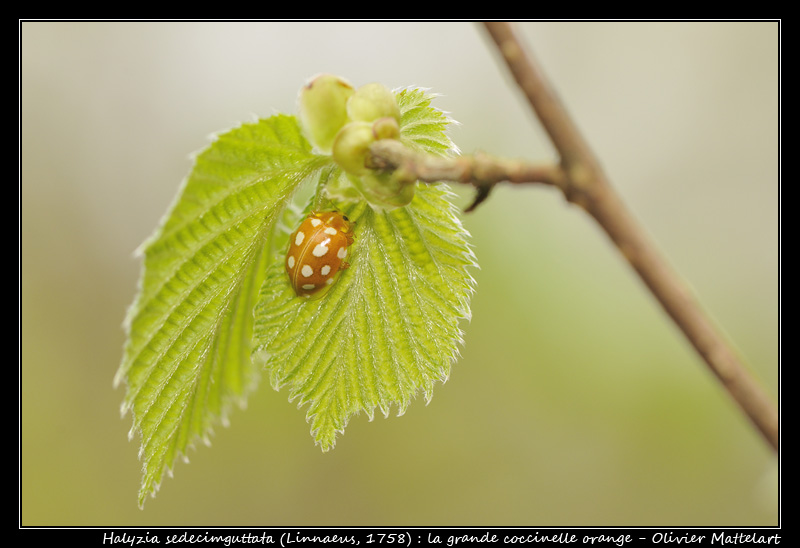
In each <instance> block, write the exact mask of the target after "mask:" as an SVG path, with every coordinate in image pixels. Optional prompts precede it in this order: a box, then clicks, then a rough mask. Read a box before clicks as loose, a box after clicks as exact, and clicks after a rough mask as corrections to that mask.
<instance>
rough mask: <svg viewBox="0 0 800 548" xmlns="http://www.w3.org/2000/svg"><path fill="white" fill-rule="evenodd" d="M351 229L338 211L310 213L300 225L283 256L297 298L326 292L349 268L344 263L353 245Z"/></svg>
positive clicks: (349, 224)
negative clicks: (339, 273)
mask: <svg viewBox="0 0 800 548" xmlns="http://www.w3.org/2000/svg"><path fill="white" fill-rule="evenodd" d="M353 225H354V223H352V222H351V221H350V219H348V218H347V216H345V215H342V214H341V213H339V212H338V211H321V212H320V211H313V212H312V213H311V215H309V216H308V217H306V219H305V220H304V221H303V222H302V223H300V226H299V227H298V228H297V230H295V231H294V233H293V234H292V235H291V237H290V238H289V251H287V253H286V273H287V274H288V275H289V281H290V282H291V284H292V288H293V289H294V292H295V293H297V295H298V296H300V297H310V296H312V295H315V294H317V293H319V292H320V291H322V290H323V289H327V288H328V287H330V286H331V285H332V284H333V282H334V281H336V274H337V273H338V272H339V271H340V270H344V269H346V268H348V267H349V266H350V265H349V264H347V262H345V260H344V259H345V258H346V257H347V249H348V247H350V245H352V243H353ZM320 294H321V293H320Z"/></svg>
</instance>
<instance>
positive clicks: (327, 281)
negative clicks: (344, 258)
mask: <svg viewBox="0 0 800 548" xmlns="http://www.w3.org/2000/svg"><path fill="white" fill-rule="evenodd" d="M332 283H333V278H328V279H327V280H325V285H331V284H332Z"/></svg>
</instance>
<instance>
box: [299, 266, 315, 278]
mask: <svg viewBox="0 0 800 548" xmlns="http://www.w3.org/2000/svg"><path fill="white" fill-rule="evenodd" d="M300 273H301V274H302V275H303V276H305V277H306V278H308V277H309V276H311V275H312V274H313V273H314V269H313V268H311V267H310V266H308V265H307V264H304V265H303V268H301V269H300Z"/></svg>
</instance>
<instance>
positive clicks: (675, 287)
mask: <svg viewBox="0 0 800 548" xmlns="http://www.w3.org/2000/svg"><path fill="white" fill-rule="evenodd" d="M485 26H486V29H487V31H488V32H489V34H490V35H491V37H492V39H493V40H494V42H495V44H496V45H497V48H498V49H499V51H500V53H501V54H502V55H503V59H504V60H505V62H506V64H507V65H508V68H509V70H510V71H511V74H512V75H513V76H514V79H515V80H516V82H517V84H518V85H519V87H520V88H521V89H522V91H523V92H524V93H525V96H526V97H527V99H528V102H529V103H530V105H531V107H533V110H534V111H535V112H536V114H537V116H538V117H539V119H540V120H541V122H542V125H543V126H544V128H545V130H546V131H547V133H548V135H549V136H550V139H551V140H552V141H553V145H554V146H555V147H556V150H558V153H559V155H560V156H561V161H562V166H563V168H564V172H565V173H566V174H567V187H568V188H567V190H566V192H565V195H566V196H567V198H568V199H570V200H571V201H574V202H578V203H580V205H582V206H583V207H585V208H586V210H587V211H588V212H589V213H590V214H591V215H592V216H593V217H594V218H595V220H597V222H598V223H600V225H601V226H602V227H603V229H604V230H605V231H606V232H607V233H608V235H609V236H610V237H611V239H612V240H613V241H614V243H615V244H616V245H617V247H618V248H619V250H620V252H621V253H622V254H623V256H625V258H626V259H627V260H628V261H629V262H630V263H631V266H633V268H634V269H635V270H636V272H637V273H638V274H639V276H640V277H641V278H642V280H643V281H644V283H645V284H646V285H647V287H649V288H650V291H652V292H653V294H654V295H655V297H656V298H657V299H658V301H659V302H660V303H661V305H662V306H663V307H664V310H666V312H667V313H668V314H669V315H670V316H671V317H672V319H673V320H674V321H675V323H676V324H677V325H678V327H679V328H680V329H681V331H683V333H684V335H685V336H686V337H687V338H688V339H689V341H690V342H691V343H692V345H693V346H694V347H695V349H696V350H697V352H698V353H699V354H700V355H701V356H702V357H703V359H704V360H705V362H706V364H707V365H708V367H709V368H710V369H711V371H712V372H713V373H714V374H715V375H716V376H717V378H718V379H719V380H720V381H721V382H722V384H723V386H724V387H725V388H726V390H727V391H728V393H729V394H730V395H731V396H732V397H733V399H734V400H735V401H736V402H737V403H738V404H739V405H740V406H741V408H742V409H743V410H744V412H745V413H746V414H747V415H748V416H749V417H750V419H751V420H752V421H753V423H754V424H755V426H756V427H757V428H758V429H759V431H760V432H761V433H762V434H763V436H764V437H765V438H766V440H767V441H768V442H769V444H770V445H771V446H772V447H773V449H774V450H776V451H777V450H778V448H779V446H780V430H779V417H778V411H777V408H776V406H775V404H774V403H773V401H772V400H771V398H770V397H769V396H768V395H767V394H766V392H765V391H764V390H763V388H762V387H761V386H760V384H759V383H758V382H757V381H756V380H755V378H754V377H753V376H752V375H751V373H750V372H749V371H748V370H747V369H745V367H744V366H743V365H742V363H741V362H740V361H739V358H738V357H737V356H736V354H735V353H734V352H733V351H732V350H731V348H730V346H729V345H728V343H727V342H726V341H725V340H724V339H723V338H722V336H721V335H720V334H719V333H718V332H717V330H716V329H715V327H714V325H713V324H712V323H711V321H710V320H709V319H708V318H707V316H706V315H705V314H704V313H703V311H702V309H701V308H700V306H699V305H698V304H697V303H696V302H695V300H694V298H693V297H692V295H691V293H690V292H689V291H688V290H687V288H686V287H685V285H684V284H683V282H682V281H681V280H680V279H679V278H678V276H677V275H676V274H674V273H673V271H672V270H671V269H670V268H669V267H668V266H667V264H666V262H665V261H664V260H663V259H662V258H661V256H660V254H659V252H658V251H657V249H656V247H655V246H654V245H653V244H652V243H651V242H650V241H649V239H648V238H647V237H646V236H645V232H644V230H642V229H641V227H640V226H639V225H638V223H637V222H636V221H635V220H634V219H633V217H632V216H631V215H630V213H629V212H628V210H627V208H626V207H625V205H624V204H623V203H622V200H620V198H619V197H618V195H617V193H616V192H615V191H614V189H613V188H612V187H611V185H610V184H609V182H608V179H607V178H606V176H605V174H604V173H603V171H602V169H601V168H600V165H599V164H598V162H597V160H596V159H595V157H594V155H593V154H592V153H591V150H590V149H589V146H588V145H587V144H586V142H585V141H584V139H583V137H582V136H581V135H580V133H579V132H578V130H577V128H576V127H575V125H574V124H573V123H572V121H571V118H570V117H569V115H568V114H567V111H566V109H565V108H564V106H563V105H562V104H561V102H560V101H559V99H558V97H557V96H556V94H555V93H554V92H553V91H552V89H551V88H550V86H549V84H548V83H547V80H546V78H545V76H544V74H543V73H542V71H541V70H540V69H539V67H537V66H536V64H535V63H534V60H533V58H532V57H531V56H529V55H528V54H527V53H526V51H525V49H524V48H523V46H522V43H521V42H520V40H519V39H518V38H517V36H516V35H515V34H514V31H513V29H512V28H511V25H509V24H508V23H486V25H485Z"/></svg>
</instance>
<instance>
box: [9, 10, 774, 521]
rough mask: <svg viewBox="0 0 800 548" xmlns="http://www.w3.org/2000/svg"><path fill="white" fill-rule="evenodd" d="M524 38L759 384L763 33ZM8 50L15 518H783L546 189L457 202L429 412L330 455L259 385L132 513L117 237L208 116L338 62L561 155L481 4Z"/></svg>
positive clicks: (148, 210)
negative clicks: (448, 339) (408, 19)
mask: <svg viewBox="0 0 800 548" xmlns="http://www.w3.org/2000/svg"><path fill="white" fill-rule="evenodd" d="M519 28H520V31H521V32H522V34H523V35H524V37H525V38H526V40H527V41H528V43H529V45H530V47H531V49H532V51H533V52H534V53H535V54H536V55H537V56H538V58H539V60H540V62H541V64H542V65H543V68H544V70H545V71H546V72H547V74H548V75H549V77H550V78H551V80H552V82H553V85H554V86H555V88H556V89H557V90H558V92H559V94H560V95H561V97H562V99H563V100H564V101H565V103H566V105H567V106H568V108H569V110H570V112H571V113H572V115H573V116H574V118H575V120H576V121H577V123H578V125H579V127H580V128H581V129H582V130H583V131H584V133H585V135H586V137H587V138H588V140H589V141H590V143H591V145H592V146H593V147H594V149H595V151H596V153H597V155H598V156H599V157H600V159H601V161H602V163H603V165H604V166H605V168H606V170H607V173H608V175H609V176H610V178H611V179H612V181H613V182H614V184H615V185H616V186H617V187H618V188H619V190H620V192H621V194H622V195H623V197H624V199H625V200H626V201H627V203H628V204H629V205H630V206H631V208H632V210H633V211H634V213H635V214H636V216H637V217H638V218H639V219H641V220H642V221H643V223H644V224H645V226H646V227H647V229H648V230H649V231H650V233H651V234H652V236H653V237H654V239H655V240H656V241H657V242H658V244H659V246H660V247H661V248H662V249H663V251H664V252H665V254H666V256H667V257H668V258H669V260H670V261H671V263H672V264H673V265H674V266H675V268H676V269H677V270H678V271H679V272H680V273H681V274H682V275H683V276H684V277H685V278H686V279H687V280H688V281H689V282H690V284H691V286H692V288H693V289H694V290H695V292H696V294H697V295H698V297H699V299H700V300H701V302H702V303H703V305H704V307H705V308H706V309H707V310H708V311H709V312H710V313H711V314H712V315H713V317H714V318H715V320H716V321H717V322H718V324H719V325H720V326H721V327H722V329H723V330H724V331H725V332H726V333H727V335H728V336H729V337H730V338H731V340H732V341H734V342H735V344H736V347H737V348H738V349H739V350H740V352H741V354H742V355H743V357H744V358H745V360H746V361H747V362H748V364H749V365H750V366H751V368H752V369H753V371H754V372H755V374H756V375H757V376H758V377H759V378H760V379H761V380H762V381H763V383H764V385H765V386H766V388H767V389H768V390H769V391H770V393H771V394H773V395H775V396H776V397H777V394H778V388H779V387H778V381H779V305H780V295H779V272H780V271H779V229H780V223H779V212H780V208H779V193H780V186H779V139H778V138H779V57H778V54H779V27H778V24H777V23H769V22H752V23H746V22H724V23H706V22H695V23H525V24H520V25H519ZM20 56H21V186H20V201H21V222H20V225H21V280H20V282H21V283H20V285H21V296H20V302H21V325H20V328H21V389H20V394H21V405H20V409H21V421H20V424H21V431H20V444H21V448H20V459H21V462H20V469H21V477H20V501H21V502H20V505H21V507H20V520H21V524H22V525H23V526H34V525H36V526H38V525H48V526H57V525H82V526H89V525H108V526H110V525H117V526H122V525H148V526H149V525H257V526H268V525H291V526H294V525H297V526H299V525H540V526H544V525H663V526H680V525H751V526H756V525H775V524H777V523H778V517H779V506H778V503H779V491H778V486H779V481H778V463H777V459H776V458H775V456H774V455H773V454H772V452H771V451H770V450H769V449H768V448H767V447H766V445H765V443H764V442H763V441H762V439H761V437H760V435H759V434H758V433H756V432H755V431H754V430H753V429H752V428H751V426H750V424H749V422H748V421H747V420H746V419H745V418H744V417H743V416H742V414H741V413H740V412H739V410H738V408H737V407H736V406H735V405H734V404H733V403H732V402H731V401H730V400H729V398H728V397H727V395H726V394H725V393H723V391H722V390H721V388H720V387H719V386H718V384H717V382H716V381H715V380H714V379H713V378H712V377H711V375H710V373H709V372H708V371H707V370H706V369H705V367H704V365H703V364H702V363H701V362H700V361H699V359H698V358H697V357H696V356H695V355H694V354H693V352H692V351H691V350H690V349H689V348H688V347H687V344H686V343H685V342H684V340H683V339H682V337H681V335H680V334H679V333H678V332H677V330H676V329H675V327H674V326H673V325H672V324H671V323H670V322H669V321H668V320H667V318H666V317H665V315H664V314H663V313H662V311H661V309H660V308H659V306H658V305H657V304H656V303H655V302H654V300H653V299H652V297H651V296H650V295H649V294H648V293H647V291H645V290H644V289H643V287H642V284H641V283H640V282H639V281H638V279H637V278H636V277H635V276H634V275H633V274H632V272H631V271H630V270H629V268H628V267H627V265H626V264H625V262H624V261H623V260H621V258H620V257H619V256H618V254H617V253H616V251H615V250H614V249H613V248H612V247H611V246H610V245H609V243H608V241H607V239H606V237H605V236H604V234H602V233H601V232H600V231H599V230H598V229H597V227H596V226H595V225H594V224H593V222H592V221H591V220H590V219H589V218H588V217H587V216H586V215H585V214H584V213H583V212H582V211H579V210H578V209H576V208H574V207H571V206H569V205H567V204H566V203H565V201H564V200H563V198H562V197H561V196H559V195H558V194H557V193H556V192H555V191H553V190H552V189H548V188H544V187H538V186H530V187H514V188H512V187H502V188H499V189H498V190H497V191H496V192H495V193H493V195H492V196H491V197H490V199H489V200H488V202H486V203H485V205H483V206H481V207H480V208H479V209H478V210H477V211H476V212H475V213H473V214H470V215H467V216H465V221H464V222H465V224H466V226H467V228H468V229H469V230H470V231H471V232H472V234H473V236H474V244H475V250H476V254H477V256H478V259H479V261H480V263H481V269H480V270H476V271H474V276H475V277H476V279H477V282H478V291H477V293H476V295H475V298H474V300H473V318H472V321H471V322H470V323H465V324H464V331H465V347H464V348H463V351H462V358H461V359H460V360H459V361H458V362H457V363H456V364H455V365H454V367H453V370H452V374H451V376H450V379H449V381H448V382H447V383H445V384H444V385H441V386H438V387H437V390H436V392H435V397H434V398H433V400H432V402H431V403H430V405H428V406H426V405H425V404H424V399H422V398H421V397H420V398H418V399H417V401H416V402H415V403H414V404H412V405H411V407H410V408H409V410H408V412H407V413H406V414H405V415H404V416H403V417H401V418H397V417H390V418H389V419H386V420H384V419H383V417H382V416H379V418H376V419H375V420H374V421H373V422H372V423H370V422H369V421H368V420H367V418H366V417H365V416H363V415H361V416H357V417H355V418H353V419H352V420H351V422H350V424H349V426H348V428H347V431H346V434H345V435H344V436H341V437H340V438H339V440H338V443H337V447H336V449H335V450H333V451H332V452H330V453H327V454H323V453H322V452H321V451H320V450H319V449H318V448H317V447H315V446H314V444H313V439H312V437H311V436H310V434H309V427H308V425H307V424H306V422H305V418H304V415H305V411H304V410H303V411H298V410H297V409H296V407H295V405H294V404H292V403H288V402H287V394H286V393H279V392H275V391H273V390H272V389H271V388H270V386H269V385H268V383H266V382H262V384H261V386H260V387H259V390H258V391H257V392H256V393H255V394H254V395H253V396H252V397H251V398H250V401H249V405H248V408H247V409H246V410H238V409H237V410H236V411H235V412H234V413H233V414H232V417H231V424H230V426H229V427H219V428H218V429H217V430H216V432H215V433H214V435H213V436H212V447H210V448H207V447H205V446H203V445H202V444H200V446H199V447H198V448H197V449H196V450H194V451H192V452H191V453H190V458H191V463H190V464H184V463H182V462H179V463H177V465H176V468H175V476H174V477H172V478H169V477H167V478H165V479H164V481H163V483H162V485H161V487H162V489H161V490H160V492H159V494H158V496H157V497H156V498H155V499H148V501H147V504H146V505H145V508H144V510H139V509H138V507H137V504H136V493H137V490H138V486H139V474H140V464H139V462H138V460H137V451H138V440H134V441H133V442H130V441H128V439H127V434H128V429H129V427H130V416H126V417H125V418H122V419H121V418H120V414H119V406H120V403H121V400H122V396H123V389H122V388H119V389H116V390H115V389H113V387H112V379H113V376H114V373H115V371H116V369H117V366H118V364H119V361H120V358H121V354H122V345H123V338H124V336H123V330H122V327H121V323H122V320H123V317H124V315H125V310H126V307H127V306H128V305H129V304H130V303H131V301H132V300H133V297H134V294H135V291H136V284H137V279H138V276H139V268H140V262H139V260H138V259H136V258H134V257H133V251H134V249H135V248H136V247H137V246H138V245H139V244H140V243H141V242H142V241H143V240H144V239H145V238H146V237H147V236H149V235H150V234H151V232H152V231H153V230H154V229H155V227H156V225H157V223H158V221H159V219H160V218H161V216H162V215H163V214H164V213H165V211H166V210H167V207H168V205H169V204H170V202H171V200H172V199H173V197H174V195H175V193H176V191H177V189H178V186H179V184H180V182H181V180H182V179H183V178H184V177H185V176H186V174H187V173H188V171H189V169H190V167H191V161H190V154H191V153H192V152H194V151H197V150H199V149H201V148H202V147H204V146H205V145H206V144H207V142H208V140H207V138H208V136H209V135H210V134H212V133H214V132H218V131H222V130H225V129H228V128H230V127H232V126H234V125H236V124H238V123H239V122H241V121H246V120H250V119H252V118H253V117H254V116H259V117H265V116H269V115H271V114H273V113H275V112H290V113H291V112H294V107H295V98H296V94H297V91H298V89H299V88H300V86H301V85H302V84H303V83H304V82H305V81H306V79H307V78H308V77H310V76H312V75H314V74H316V73H319V72H333V73H336V74H340V75H342V76H345V77H346V78H348V79H349V80H350V81H351V82H352V83H353V84H355V85H361V84H365V83H367V82H372V81H380V82H382V83H384V84H386V85H388V86H389V87H403V86H409V85H414V86H422V87H426V88H430V90H431V91H432V92H435V93H437V94H440V96H439V97H438V98H437V99H436V101H435V103H434V105H435V106H437V107H438V108H441V109H442V110H445V111H447V112H449V113H450V114H451V115H452V116H453V117H454V118H455V119H456V120H458V121H459V122H460V125H459V126H457V127H454V128H453V129H452V131H451V136H452V137H453V139H454V140H455V142H456V143H457V144H458V145H459V147H460V148H461V149H462V150H463V151H465V152H474V151H477V150H482V151H485V152H489V153H493V154H497V155H502V156H509V157H520V158H526V159H529V160H532V161H547V160H551V159H553V157H554V156H553V151H552V148H551V146H550V145H549V143H548V141H547V139H546V137H545V136H544V134H543V132H542V130H541V129H540V127H539V124H538V123H537V121H536V120H535V119H534V117H533V116H532V114H531V113H530V111H529V109H528V108H527V106H526V104H525V103H524V102H523V101H522V100H521V98H520V94H519V93H518V92H517V90H516V88H515V87H514V86H513V85H512V84H511V83H510V80H509V78H508V77H507V73H506V70H505V69H504V68H503V67H502V66H500V65H499V64H498V62H497V56H496V55H495V52H494V51H493V49H492V47H491V45H490V44H489V42H488V41H487V38H486V35H485V34H484V32H483V30H482V28H481V27H480V26H478V25H474V24H471V23H438V22H427V23H241V22H238V23H234V22H229V23H225V22H220V23H181V22H152V23H150V22H148V23H114V22H94V23H91V22H90V23H75V22H52V23H51V22H24V23H22V24H21V52H20ZM457 191H458V193H459V205H460V206H462V207H463V206H466V204H468V203H469V201H470V199H471V197H472V193H471V192H472V191H471V190H469V189H460V188H459V189H457Z"/></svg>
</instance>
